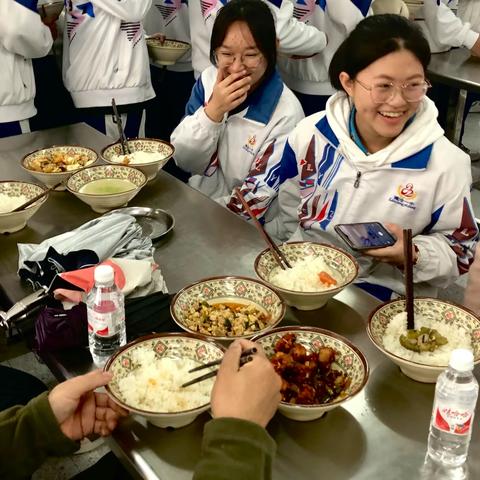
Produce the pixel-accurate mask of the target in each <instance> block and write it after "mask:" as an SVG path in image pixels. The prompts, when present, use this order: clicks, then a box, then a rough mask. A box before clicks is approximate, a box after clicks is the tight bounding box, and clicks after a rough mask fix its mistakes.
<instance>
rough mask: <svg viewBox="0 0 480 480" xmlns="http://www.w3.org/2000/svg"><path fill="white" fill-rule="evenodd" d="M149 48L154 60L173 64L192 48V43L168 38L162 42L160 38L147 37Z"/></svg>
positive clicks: (149, 53)
mask: <svg viewBox="0 0 480 480" xmlns="http://www.w3.org/2000/svg"><path fill="white" fill-rule="evenodd" d="M147 48H148V55H149V56H150V59H151V60H152V62H154V63H158V64H159V65H173V64H174V63H176V62H177V60H179V59H180V58H181V57H182V56H183V55H185V53H187V52H188V51H189V50H190V44H189V43H187V42H181V41H180V40H172V39H168V38H167V39H166V40H165V41H164V42H163V43H161V42H160V40H159V39H158V38H147Z"/></svg>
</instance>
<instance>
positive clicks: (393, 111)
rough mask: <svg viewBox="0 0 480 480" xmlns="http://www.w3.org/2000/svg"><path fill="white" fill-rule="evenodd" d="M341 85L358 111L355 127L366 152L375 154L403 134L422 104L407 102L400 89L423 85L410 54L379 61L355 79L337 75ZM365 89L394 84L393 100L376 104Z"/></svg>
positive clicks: (400, 53)
mask: <svg viewBox="0 0 480 480" xmlns="http://www.w3.org/2000/svg"><path fill="white" fill-rule="evenodd" d="M339 78H340V82H341V83H342V86H343V88H344V89H345V91H346V92H347V94H348V95H349V96H350V97H351V99H352V100H353V103H354V105H355V108H356V110H357V112H356V117H355V123H356V126H357V129H358V133H359V135H360V137H361V139H362V141H363V142H364V144H365V146H366V147H367V149H368V151H369V152H371V153H374V152H376V151H378V150H381V149H382V148H385V147H386V146H387V145H388V144H390V143H391V142H392V141H393V140H394V139H395V138H396V137H397V136H398V135H400V133H401V132H402V130H403V128H404V127H405V124H406V123H407V122H408V120H409V119H410V118H411V117H412V116H413V115H414V114H415V112H416V111H417V109H418V107H419V105H420V103H421V100H420V101H418V102H414V103H412V102H407V101H406V100H405V99H404V98H403V96H402V93H401V88H399V86H400V85H403V84H405V83H411V82H414V83H416V82H422V81H423V80H424V78H425V72H424V70H423V67H422V64H421V63H420V62H419V60H418V59H417V57H415V55H413V53H412V52H410V51H409V50H398V51H396V52H393V53H390V54H388V55H385V56H384V57H382V58H379V59H378V60H376V61H375V62H373V63H372V64H370V65H369V66H368V67H367V68H364V69H363V70H361V71H360V72H359V73H358V74H357V77H356V80H358V81H355V79H351V78H350V77H349V75H348V74H347V73H346V72H342V73H341V74H340V77H339ZM359 82H361V83H362V84H363V85H365V86H367V87H368V88H371V87H373V86H374V85H377V86H378V85H387V84H389V83H393V84H395V85H396V86H397V87H398V88H396V89H395V93H394V94H393V96H392V97H391V98H390V99H389V100H387V101H386V102H384V103H380V104H378V103H375V102H374V101H373V100H372V95H371V92H370V91H369V90H368V89H367V88H365V87H364V86H362V85H361V84H360V83H359Z"/></svg>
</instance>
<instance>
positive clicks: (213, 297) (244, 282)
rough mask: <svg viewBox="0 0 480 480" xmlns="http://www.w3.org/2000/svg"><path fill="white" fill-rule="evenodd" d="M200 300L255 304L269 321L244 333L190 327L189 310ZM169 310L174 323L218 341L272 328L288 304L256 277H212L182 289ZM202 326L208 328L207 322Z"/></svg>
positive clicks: (283, 313)
mask: <svg viewBox="0 0 480 480" xmlns="http://www.w3.org/2000/svg"><path fill="white" fill-rule="evenodd" d="M198 302H207V303H209V304H215V303H231V304H233V303H235V304H244V305H253V306H254V307H256V308H257V309H258V310H260V311H261V312H262V313H265V314H267V315H268V316H269V320H270V321H269V323H268V325H267V326H266V327H265V328H262V329H258V330H256V331H255V332H253V333H249V334H245V335H241V334H239V335H233V334H232V335H228V334H227V335H213V334H209V333H208V332H206V331H204V330H202V329H199V330H198V331H197V330H194V329H193V328H191V327H189V326H188V320H187V318H188V315H189V312H190V309H191V308H192V307H193V306H194V305H195V304H197V303H198ZM170 313H171V315H172V317H173V319H174V320H175V322H176V323H177V324H178V325H179V326H180V327H181V328H183V329H184V330H186V331H187V332H192V333H199V334H201V335H204V336H205V337H207V338H212V339H216V340H234V339H235V338H250V337H252V336H253V335H256V334H258V333H261V332H264V331H267V330H270V329H271V328H273V327H274V326H275V325H277V324H278V323H280V322H281V320H282V319H283V316H284V315H285V304H284V303H283V301H282V299H281V298H280V297H279V296H278V294H277V293H276V292H275V291H274V290H272V289H271V288H270V287H269V286H268V285H266V284H265V283H263V282H260V281H258V280H254V279H253V278H247V277H233V276H231V277H229V276H225V277H212V278H206V279H204V280H200V281H199V282H196V283H193V284H192V285H188V286H187V287H185V288H183V289H182V290H180V291H179V292H178V293H177V294H176V295H175V297H173V300H172V303H171V305H170ZM203 325H204V326H206V327H207V328H208V327H209V325H208V323H205V322H204V324H203Z"/></svg>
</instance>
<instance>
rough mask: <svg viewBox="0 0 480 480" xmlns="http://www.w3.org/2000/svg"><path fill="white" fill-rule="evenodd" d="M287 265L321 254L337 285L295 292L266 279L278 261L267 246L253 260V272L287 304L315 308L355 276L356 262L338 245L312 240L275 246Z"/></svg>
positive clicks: (300, 307)
mask: <svg viewBox="0 0 480 480" xmlns="http://www.w3.org/2000/svg"><path fill="white" fill-rule="evenodd" d="M279 248H280V250H281V251H282V252H283V253H284V254H285V256H286V258H287V260H289V262H290V264H292V265H294V264H295V262H298V261H300V260H305V259H308V258H312V259H313V258H315V257H318V256H321V257H322V258H323V260H324V261H325V263H326V264H327V265H328V267H330V269H331V270H332V271H333V273H334V276H335V278H336V279H337V281H338V285H337V286H336V287H334V288H330V289H328V290H324V291H321V292H298V291H293V290H287V289H285V288H281V287H278V286H276V285H274V284H273V283H272V282H271V281H270V277H271V274H272V272H273V271H274V270H275V269H277V268H279V266H278V263H277V262H276V260H275V258H274V257H273V255H272V253H271V252H270V250H269V249H268V248H267V249H265V250H263V251H262V252H260V253H259V254H258V255H257V258H256V259H255V265H254V267H255V272H256V274H257V275H258V276H259V277H260V278H261V279H262V280H263V281H264V282H266V283H268V284H269V285H270V286H271V287H272V288H274V289H275V290H277V291H278V292H279V293H280V295H281V296H282V297H283V299H284V300H285V302H286V303H287V305H290V306H292V307H296V308H298V309H299V310H315V309H317V308H320V307H323V306H324V305H325V304H326V303H327V301H328V300H329V299H330V298H331V297H333V296H334V295H336V294H337V293H339V292H340V291H341V290H343V289H344V288H345V287H346V286H347V285H349V284H350V283H352V282H353V281H354V280H355V278H357V275H358V264H357V262H356V260H355V259H354V258H353V257H352V256H351V255H350V254H349V253H347V252H345V251H343V250H341V249H340V248H337V247H333V246H331V245H326V244H323V243H316V242H288V243H284V244H282V245H280V246H279Z"/></svg>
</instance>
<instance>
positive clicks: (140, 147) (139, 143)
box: [101, 138, 175, 181]
mask: <svg viewBox="0 0 480 480" xmlns="http://www.w3.org/2000/svg"><path fill="white" fill-rule="evenodd" d="M127 144H128V148H129V150H130V152H131V153H130V154H124V153H123V151H122V145H121V143H120V142H116V143H112V144H111V145H108V146H107V147H105V148H104V149H103V150H102V152H101V157H102V158H103V159H104V160H105V161H106V162H107V163H117V164H118V163H120V164H122V165H129V166H131V167H134V168H138V170H141V171H142V172H143V173H144V174H145V176H146V177H147V179H148V180H149V181H150V180H153V179H154V178H155V177H156V176H157V173H158V171H159V170H160V169H161V168H163V167H164V166H165V164H166V163H167V162H168V160H169V159H170V157H171V156H172V155H173V153H174V152H175V147H174V146H173V145H172V144H171V143H168V142H165V141H164V140H159V139H157V138H132V139H130V140H127Z"/></svg>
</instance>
